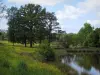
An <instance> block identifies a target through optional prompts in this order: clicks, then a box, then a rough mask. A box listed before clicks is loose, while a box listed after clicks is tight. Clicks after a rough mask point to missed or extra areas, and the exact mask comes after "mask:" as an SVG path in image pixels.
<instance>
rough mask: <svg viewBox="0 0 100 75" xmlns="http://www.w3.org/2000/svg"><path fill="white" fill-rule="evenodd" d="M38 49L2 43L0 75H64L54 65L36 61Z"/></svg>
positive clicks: (0, 49) (0, 44)
mask: <svg viewBox="0 0 100 75" xmlns="http://www.w3.org/2000/svg"><path fill="white" fill-rule="evenodd" d="M35 51H36V48H29V47H27V48H25V47H23V45H21V44H15V46H12V44H11V43H8V42H0V75H63V74H62V73H61V71H60V70H59V69H58V68H57V67H55V66H54V65H50V64H47V63H42V62H39V61H37V60H36V59H34V57H33V56H34V55H33V54H34V53H35Z"/></svg>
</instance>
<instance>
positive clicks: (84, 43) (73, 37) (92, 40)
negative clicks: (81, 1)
mask: <svg viewBox="0 0 100 75" xmlns="http://www.w3.org/2000/svg"><path fill="white" fill-rule="evenodd" d="M59 36H60V38H59V42H60V44H61V45H62V46H63V47H65V48H83V47H85V48H86V47H100V28H96V29H95V28H94V27H92V26H91V24H89V23H85V24H84V27H82V28H81V29H80V30H79V32H78V33H77V34H74V33H69V34H66V33H63V34H62V33H61V34H60V33H59Z"/></svg>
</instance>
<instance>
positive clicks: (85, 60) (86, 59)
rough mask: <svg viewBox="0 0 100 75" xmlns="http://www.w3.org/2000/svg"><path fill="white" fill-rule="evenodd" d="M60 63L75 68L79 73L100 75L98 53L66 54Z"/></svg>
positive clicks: (99, 56)
mask: <svg viewBox="0 0 100 75" xmlns="http://www.w3.org/2000/svg"><path fill="white" fill-rule="evenodd" d="M62 63H64V64H66V65H69V66H70V67H72V68H73V69H75V70H76V71H77V72H78V74H79V75H81V73H83V72H84V73H86V74H88V75H100V55H98V54H74V55H73V54H68V55H66V56H64V57H63V58H62Z"/></svg>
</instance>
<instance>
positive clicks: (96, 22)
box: [87, 20, 100, 28]
mask: <svg viewBox="0 0 100 75" xmlns="http://www.w3.org/2000/svg"><path fill="white" fill-rule="evenodd" d="M87 22H88V23H90V24H91V25H92V26H94V27H95V28H98V27H100V20H87Z"/></svg>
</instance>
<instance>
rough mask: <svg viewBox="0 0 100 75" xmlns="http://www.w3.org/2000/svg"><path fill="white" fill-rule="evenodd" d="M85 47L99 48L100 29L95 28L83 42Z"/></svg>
mask: <svg viewBox="0 0 100 75" xmlns="http://www.w3.org/2000/svg"><path fill="white" fill-rule="evenodd" d="M84 46H87V47H100V28H96V29H95V30H94V31H93V32H91V33H90V34H89V35H88V37H87V39H86V40H85V42H84Z"/></svg>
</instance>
